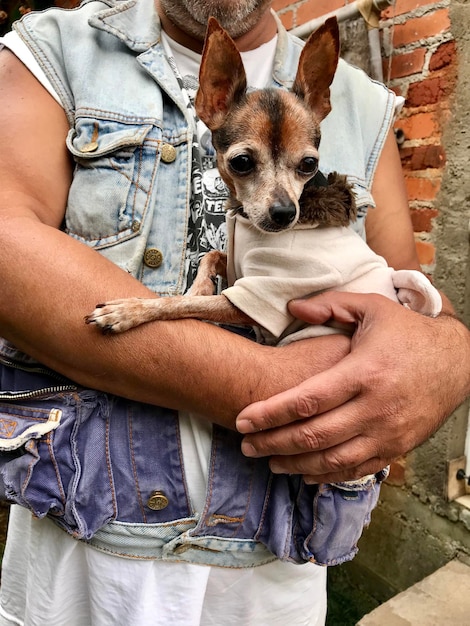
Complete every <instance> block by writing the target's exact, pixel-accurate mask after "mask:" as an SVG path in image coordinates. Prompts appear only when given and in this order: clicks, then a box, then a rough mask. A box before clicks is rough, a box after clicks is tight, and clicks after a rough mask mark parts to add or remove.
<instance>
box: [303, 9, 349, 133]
mask: <svg viewBox="0 0 470 626" xmlns="http://www.w3.org/2000/svg"><path fill="white" fill-rule="evenodd" d="M339 47H340V41H339V28H338V21H337V19H336V18H335V17H331V18H329V19H328V20H326V22H325V23H324V24H323V25H322V26H320V28H318V29H317V30H316V31H314V32H313V33H312V34H311V35H310V37H309V38H308V39H307V43H306V44H305V46H304V48H303V50H302V53H301V55H300V59H299V67H298V70H297V75H296V77H295V81H294V84H293V87H292V91H293V92H294V93H295V94H296V95H297V96H299V98H302V99H303V100H304V101H305V102H306V103H307V104H308V105H309V106H310V108H311V109H312V111H313V112H314V113H315V114H316V116H317V121H318V122H321V121H322V119H323V118H325V117H326V116H327V115H328V113H329V112H330V111H331V103H330V85H331V83H332V82H333V78H334V76H335V72H336V68H337V66H338V60H339Z"/></svg>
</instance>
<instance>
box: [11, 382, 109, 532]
mask: <svg viewBox="0 0 470 626" xmlns="http://www.w3.org/2000/svg"><path fill="white" fill-rule="evenodd" d="M20 376H21V374H20ZM107 414H108V411H107V402H106V400H105V398H104V396H103V395H102V394H99V393H96V392H94V391H85V392H70V391H67V392H59V393H51V388H48V387H45V388H44V389H43V390H41V389H38V390H35V391H34V392H29V391H24V392H5V391H3V392H0V478H1V479H2V482H3V492H4V493H3V497H4V498H5V499H7V500H8V501H10V502H13V503H16V504H19V505H21V506H23V507H26V508H28V509H29V510H30V511H31V512H32V513H33V515H34V516H35V517H38V518H42V517H45V516H46V515H47V516H49V517H51V518H53V519H54V521H55V522H56V523H57V524H58V525H59V526H61V527H63V528H64V529H65V530H67V531H68V532H69V533H71V534H72V535H74V536H75V537H77V538H80V539H81V538H85V539H89V538H90V537H91V536H92V535H93V534H94V533H95V532H96V530H98V528H101V527H102V526H103V525H104V524H106V523H107V522H109V521H111V520H113V519H114V518H115V517H116V504H115V497H114V487H113V480H112V475H111V471H110V469H109V468H110V460H109V458H108V442H107V436H108V435H107V431H108V428H107Z"/></svg>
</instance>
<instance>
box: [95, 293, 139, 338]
mask: <svg viewBox="0 0 470 626" xmlns="http://www.w3.org/2000/svg"><path fill="white" fill-rule="evenodd" d="M143 302H144V301H143V300H142V299H141V298H124V299H121V300H112V301H111V302H105V303H104V304H98V305H97V306H96V308H95V310H94V311H93V313H91V314H90V315H87V316H85V323H86V324H95V325H96V326H98V328H101V330H102V332H103V334H111V333H123V332H125V331H126V330H129V329H130V328H133V327H134V326H138V325H139V324H142V323H143V322H144V321H145V320H144V319H143V315H142V313H143V310H144V304H143Z"/></svg>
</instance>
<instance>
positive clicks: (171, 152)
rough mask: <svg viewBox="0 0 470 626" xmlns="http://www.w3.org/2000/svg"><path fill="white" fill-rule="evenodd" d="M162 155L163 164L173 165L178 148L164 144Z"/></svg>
mask: <svg viewBox="0 0 470 626" xmlns="http://www.w3.org/2000/svg"><path fill="white" fill-rule="evenodd" d="M161 155H162V161H163V163H173V161H174V160H175V159H176V148H175V147H174V146H172V145H170V144H169V143H164V144H163V145H162V151H161Z"/></svg>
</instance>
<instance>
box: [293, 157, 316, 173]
mask: <svg viewBox="0 0 470 626" xmlns="http://www.w3.org/2000/svg"><path fill="white" fill-rule="evenodd" d="M317 169H318V159H316V158H315V157H305V158H303V159H302V160H301V161H300V163H299V166H298V167H297V171H298V172H299V174H307V175H310V174H315V172H316V171H317Z"/></svg>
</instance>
